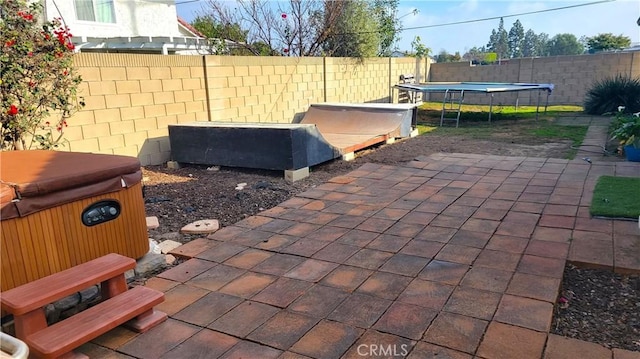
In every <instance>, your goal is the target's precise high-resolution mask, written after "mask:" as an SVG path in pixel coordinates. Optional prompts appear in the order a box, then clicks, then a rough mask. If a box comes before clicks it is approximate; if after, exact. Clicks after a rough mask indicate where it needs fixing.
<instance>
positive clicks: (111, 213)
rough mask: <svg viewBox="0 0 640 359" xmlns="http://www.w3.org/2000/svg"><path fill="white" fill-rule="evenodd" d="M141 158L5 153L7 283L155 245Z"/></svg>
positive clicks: (1, 157)
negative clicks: (150, 234)
mask: <svg viewBox="0 0 640 359" xmlns="http://www.w3.org/2000/svg"><path fill="white" fill-rule="evenodd" d="M141 179H142V172H141V171H140V162H139V161H138V159H137V158H134V157H127V156H113V155H101V154H90V153H73V152H57V151H10V152H0V180H1V181H0V220H1V222H0V229H1V235H2V236H1V238H0V248H1V249H2V250H1V251H0V255H1V257H0V264H1V269H2V273H1V280H2V281H1V285H0V287H1V289H2V290H8V289H11V288H14V287H17V286H19V285H21V284H24V283H28V282H31V281H34V280H36V279H39V278H42V277H45V276H47V275H50V274H53V273H56V272H59V271H62V270H64V269H67V268H70V267H73V266H75V265H78V264H80V263H84V262H87V261H89V260H92V259H95V258H98V257H100V256H102V255H105V254H108V253H118V254H121V255H124V256H128V257H131V258H134V259H135V258H139V257H142V256H143V255H144V254H145V253H147V252H148V250H149V241H148V238H147V227H146V221H145V209H144V199H143V198H142V188H141V186H142V185H141Z"/></svg>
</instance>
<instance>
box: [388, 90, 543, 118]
mask: <svg viewBox="0 0 640 359" xmlns="http://www.w3.org/2000/svg"><path fill="white" fill-rule="evenodd" d="M394 88H395V89H398V90H399V91H408V92H410V93H412V95H410V96H409V98H410V99H411V100H412V102H413V103H415V102H416V99H417V94H418V93H422V94H426V93H430V92H444V98H443V100H442V112H441V114H440V126H442V124H443V123H444V121H445V120H446V121H449V120H451V121H455V122H456V127H458V125H459V124H460V112H461V109H462V103H463V102H464V94H465V92H481V93H486V94H489V95H490V96H491V97H490V99H489V123H491V114H492V113H493V94H494V93H498V92H516V91H538V98H537V103H536V120H538V114H539V112H540V92H541V91H546V92H547V98H546V102H545V105H544V112H545V113H547V107H548V106H549V95H551V92H552V91H553V88H554V85H553V84H534V83H500V82H428V83H421V84H398V85H395V86H394ZM456 93H457V94H459V96H458V113H457V116H456V118H455V119H445V117H444V114H445V105H446V103H447V100H449V101H450V102H451V104H453V99H454V98H455V94H456ZM452 96H453V97H452ZM516 107H517V101H516Z"/></svg>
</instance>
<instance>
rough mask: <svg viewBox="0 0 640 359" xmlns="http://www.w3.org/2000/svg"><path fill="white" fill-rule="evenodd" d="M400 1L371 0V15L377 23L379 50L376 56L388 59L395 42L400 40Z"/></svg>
mask: <svg viewBox="0 0 640 359" xmlns="http://www.w3.org/2000/svg"><path fill="white" fill-rule="evenodd" d="M399 2H400V0H373V4H372V8H373V15H374V16H375V19H376V21H377V22H378V32H379V38H380V49H379V50H378V56H385V57H388V56H389V55H391V51H392V49H393V46H394V45H395V44H396V42H397V41H398V40H399V39H400V37H399V34H400V32H401V31H402V23H401V22H400V20H399V19H398V16H397V15H398V3H399Z"/></svg>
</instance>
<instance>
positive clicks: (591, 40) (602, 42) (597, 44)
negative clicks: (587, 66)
mask: <svg viewBox="0 0 640 359" xmlns="http://www.w3.org/2000/svg"><path fill="white" fill-rule="evenodd" d="M586 43H587V49H588V50H589V52H590V53H593V52H598V51H611V50H622V49H624V48H625V47H629V45H631V39H630V38H629V37H627V36H624V35H618V36H615V35H613V34H612V33H606V34H598V35H596V36H594V37H588V38H586Z"/></svg>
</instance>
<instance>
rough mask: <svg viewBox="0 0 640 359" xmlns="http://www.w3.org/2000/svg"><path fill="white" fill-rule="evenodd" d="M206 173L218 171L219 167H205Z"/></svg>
mask: <svg viewBox="0 0 640 359" xmlns="http://www.w3.org/2000/svg"><path fill="white" fill-rule="evenodd" d="M207 171H220V166H211V167H207Z"/></svg>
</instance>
